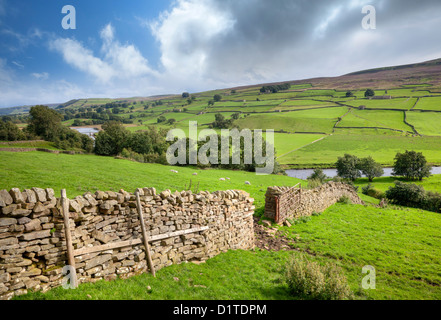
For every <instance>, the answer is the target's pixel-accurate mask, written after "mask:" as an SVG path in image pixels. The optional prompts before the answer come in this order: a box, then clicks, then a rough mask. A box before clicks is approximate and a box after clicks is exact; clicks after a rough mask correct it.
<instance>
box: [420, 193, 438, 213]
mask: <svg viewBox="0 0 441 320" xmlns="http://www.w3.org/2000/svg"><path fill="white" fill-rule="evenodd" d="M422 208H423V209H425V210H429V211H433V212H440V211H441V194H439V193H436V192H431V191H428V192H427V193H426V196H425V198H424V200H423V202H422Z"/></svg>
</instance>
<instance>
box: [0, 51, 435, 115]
mask: <svg viewBox="0 0 441 320" xmlns="http://www.w3.org/2000/svg"><path fill="white" fill-rule="evenodd" d="M422 81H424V82H425V83H427V84H430V85H431V86H432V87H434V88H436V89H439V88H441V59H435V60H430V61H425V62H421V63H413V64H407V65H399V66H391V67H382V68H375V69H368V70H362V71H357V72H352V73H349V74H346V75H342V76H339V77H322V78H311V79H303V80H294V81H282V82H274V83H261V84H254V85H247V86H240V87H234V88H227V89H224V90H233V89H236V90H240V89H248V88H256V87H261V86H266V85H276V84H282V83H286V82H289V83H291V84H293V85H296V84H302V83H305V82H307V83H310V84H311V85H312V86H314V87H315V88H322V89H335V90H357V89H363V88H364V89H365V88H372V89H388V88H397V87H400V86H403V85H412V84H421V82H422ZM176 96H178V95H176V94H174V95H173V94H168V95H158V96H151V97H134V98H119V99H106V98H88V99H74V100H70V101H68V102H65V103H59V104H44V103H42V104H44V105H47V106H49V107H50V108H54V109H61V108H78V107H88V106H91V105H103V104H106V103H109V102H117V103H121V102H135V101H152V100H159V99H165V98H170V97H176ZM179 96H180V95H179ZM30 108H31V106H18V107H11V108H0V116H2V115H16V114H23V113H28V112H29V110H30Z"/></svg>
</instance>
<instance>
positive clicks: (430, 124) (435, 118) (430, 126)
mask: <svg viewBox="0 0 441 320" xmlns="http://www.w3.org/2000/svg"><path fill="white" fill-rule="evenodd" d="M407 121H408V122H409V123H410V124H412V125H413V126H415V129H416V130H417V131H418V133H419V134H422V135H426V136H440V135H441V126H440V123H441V113H436V112H416V111H414V112H408V113H407Z"/></svg>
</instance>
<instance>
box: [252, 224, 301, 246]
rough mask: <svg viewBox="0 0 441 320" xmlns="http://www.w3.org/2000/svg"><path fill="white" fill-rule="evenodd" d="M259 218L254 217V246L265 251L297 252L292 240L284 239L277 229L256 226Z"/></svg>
mask: <svg viewBox="0 0 441 320" xmlns="http://www.w3.org/2000/svg"><path fill="white" fill-rule="evenodd" d="M258 222H259V218H257V217H254V234H255V245H256V247H257V248H259V249H262V250H267V251H282V250H284V251H289V250H297V248H296V247H295V246H294V245H293V244H292V242H293V240H291V239H288V238H286V237H285V236H283V235H282V234H281V232H280V231H279V230H277V229H273V228H265V227H264V226H261V225H259V224H258Z"/></svg>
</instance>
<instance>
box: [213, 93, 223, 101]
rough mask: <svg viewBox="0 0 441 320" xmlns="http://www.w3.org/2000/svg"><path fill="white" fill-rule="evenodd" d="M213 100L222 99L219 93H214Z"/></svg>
mask: <svg viewBox="0 0 441 320" xmlns="http://www.w3.org/2000/svg"><path fill="white" fill-rule="evenodd" d="M213 100H214V102H219V101H221V100H222V96H221V95H220V94H215V95H214V97H213Z"/></svg>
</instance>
